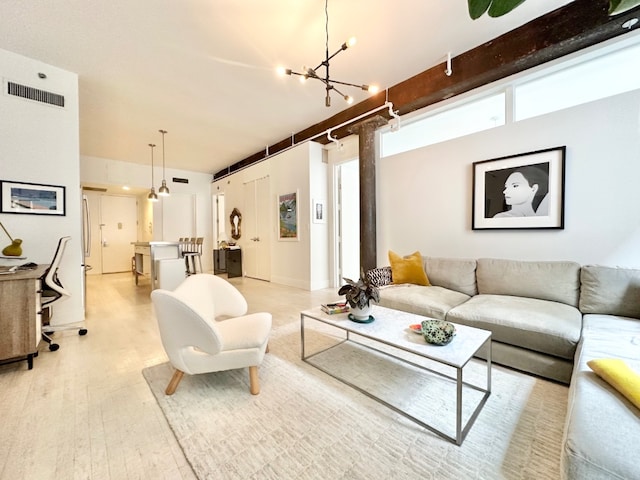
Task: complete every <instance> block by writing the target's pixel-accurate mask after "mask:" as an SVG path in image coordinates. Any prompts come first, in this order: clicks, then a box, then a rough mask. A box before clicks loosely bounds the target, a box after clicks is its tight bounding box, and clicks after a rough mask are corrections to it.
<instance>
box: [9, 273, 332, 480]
mask: <svg viewBox="0 0 640 480" xmlns="http://www.w3.org/2000/svg"><path fill="white" fill-rule="evenodd" d="M230 281H231V282H232V283H233V284H234V285H235V286H236V287H237V288H238V289H240V290H241V291H242V293H243V294H244V295H245V297H246V298H247V301H248V303H249V309H250V311H251V312H255V311H269V312H271V313H272V314H273V321H274V328H277V327H278V326H279V325H284V324H287V323H290V322H292V321H297V320H298V319H299V312H300V310H304V309H306V308H309V307H312V306H315V305H318V304H319V303H322V302H327V301H331V300H336V299H337V295H336V292H335V289H328V290H322V291H316V292H307V291H304V290H298V289H294V288H288V287H283V286H279V285H274V284H271V283H268V282H262V281H257V280H251V279H246V278H234V279H231V280H230ZM149 294H150V288H149V285H148V280H141V282H140V285H139V286H138V287H136V285H135V283H134V280H133V277H132V275H131V274H129V273H126V274H125V273H122V274H110V275H91V276H88V277H87V313H86V318H87V320H86V328H88V329H89V333H88V335H86V336H84V337H81V336H78V334H77V333H76V332H58V333H56V334H55V340H56V342H58V343H59V345H60V349H59V350H58V351H56V352H50V351H49V350H48V348H47V345H46V344H45V343H44V342H41V344H40V348H39V350H40V354H39V356H38V357H37V358H36V359H35V360H34V368H33V370H30V371H29V370H27V366H26V362H20V363H13V364H8V365H3V366H0V392H2V393H1V394H0V399H1V400H0V479H2V480H5V479H6V480H20V479H25V480H27V479H28V480H46V479H53V478H56V479H65V480H66V479H93V480H98V479H113V480H126V479H154V480H156V479H193V478H195V476H194V475H193V473H192V471H191V468H190V467H189V465H188V463H187V462H186V460H185V458H184V455H183V454H182V451H181V449H180V447H179V446H178V444H177V442H176V440H175V438H174V436H173V433H172V432H171V430H170V429H169V426H168V425H167V423H166V421H165V418H164V416H163V414H162V411H161V410H160V408H159V407H158V405H157V403H156V401H155V399H154V397H153V395H152V394H151V392H150V390H149V388H148V386H147V384H146V382H145V380H144V378H143V377H142V374H141V370H142V369H143V368H145V367H147V366H150V365H156V364H158V363H162V362H164V361H166V360H167V357H166V355H165V353H164V350H163V349H162V344H161V343H160V338H159V334H158V331H157V327H156V323H155V318H154V317H153V312H152V308H151V302H150V299H149ZM54 314H55V312H54ZM0 334H1V332H0ZM168 380H169V379H167V381H168ZM247 394H248V392H247Z"/></svg>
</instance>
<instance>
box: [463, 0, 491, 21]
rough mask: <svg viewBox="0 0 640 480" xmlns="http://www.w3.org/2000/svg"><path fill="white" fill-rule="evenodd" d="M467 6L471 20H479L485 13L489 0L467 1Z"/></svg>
mask: <svg viewBox="0 0 640 480" xmlns="http://www.w3.org/2000/svg"><path fill="white" fill-rule="evenodd" d="M467 1H468V4H469V16H470V17H471V19H472V20H475V19H477V18H480V17H481V16H482V14H483V13H484V12H486V11H487V9H488V8H489V5H490V4H491V0H467Z"/></svg>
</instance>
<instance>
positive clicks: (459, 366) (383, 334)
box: [300, 305, 491, 445]
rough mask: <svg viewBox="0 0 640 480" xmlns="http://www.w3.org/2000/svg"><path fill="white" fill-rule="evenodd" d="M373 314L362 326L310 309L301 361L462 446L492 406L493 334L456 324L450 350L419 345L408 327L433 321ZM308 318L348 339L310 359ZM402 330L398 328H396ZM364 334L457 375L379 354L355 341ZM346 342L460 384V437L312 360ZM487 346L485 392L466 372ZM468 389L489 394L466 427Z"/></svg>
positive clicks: (305, 314) (382, 310) (381, 310)
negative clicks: (464, 410)
mask: <svg viewBox="0 0 640 480" xmlns="http://www.w3.org/2000/svg"><path fill="white" fill-rule="evenodd" d="M373 316H374V318H375V319H376V320H375V321H374V322H372V323H368V324H361V323H356V322H353V321H351V320H349V319H348V318H347V314H346V313H345V314H334V315H328V314H326V313H324V312H323V311H322V309H321V308H320V307H317V308H314V309H311V310H305V311H303V312H301V313H300V337H301V350H302V352H301V357H302V360H303V361H304V362H306V363H308V364H309V365H312V366H314V367H315V368H317V369H319V370H321V371H323V372H324V373H326V374H327V375H330V376H331V377H333V378H335V379H337V380H339V381H340V382H342V383H344V384H346V385H349V386H350V387H352V388H354V389H355V390H358V391H359V392H361V393H363V394H365V395H367V396H368V397H370V398H372V399H373V400H375V401H377V402H379V403H381V404H383V405H385V406H386V407H388V408H390V409H391V410H393V411H395V412H397V413H399V414H400V415H402V416H404V417H406V418H408V419H409V420H412V421H413V422H415V423H417V424H418V425H420V426H422V427H424V428H426V429H427V430H429V431H431V432H434V433H436V434H437V435H440V436H441V437H443V438H445V439H447V440H449V441H451V442H453V443H455V444H456V445H461V444H462V442H463V441H464V439H465V438H466V436H467V434H468V433H469V430H470V429H471V426H472V425H473V423H474V422H475V420H476V418H477V417H478V414H479V413H480V411H481V410H482V407H483V406H484V404H485V403H486V401H487V399H488V398H489V396H490V395H491V332H490V331H487V330H481V329H478V328H473V327H468V326H466V325H458V324H455V326H456V337H455V338H454V340H453V341H452V342H451V343H449V344H448V345H445V346H436V345H430V344H428V343H426V342H425V343H421V342H417V341H416V338H418V339H419V338H420V337H418V336H417V335H416V334H415V333H412V332H407V327H408V326H409V325H411V324H416V323H418V324H419V323H420V322H421V321H422V320H425V319H426V318H427V317H423V316H420V315H415V314H412V313H407V312H401V311H399V310H392V309H388V308H384V307H381V306H378V305H376V306H375V307H374V311H373ZM305 318H307V319H311V320H314V321H317V322H321V323H323V324H326V325H330V326H332V327H335V328H337V329H340V330H342V331H343V332H345V338H344V340H341V341H339V342H338V343H336V344H334V345H331V346H330V347H328V348H325V349H322V350H319V351H317V352H314V353H312V354H310V355H308V354H307V352H306V349H305ZM390 322H393V324H394V328H389V326H388V325H389V323H390ZM395 327H397V328H395ZM353 336H356V338H357V336H360V337H363V338H367V339H369V340H372V341H373V342H377V343H380V344H384V345H387V346H389V347H392V348H394V349H398V350H401V351H404V352H408V353H411V354H415V355H417V356H419V357H422V358H426V359H428V360H432V361H435V362H437V363H440V364H442V365H447V366H449V367H452V368H454V369H455V370H456V375H455V376H450V375H446V374H444V373H442V372H438V371H436V370H432V369H430V368H428V367H425V366H424V365H418V364H416V363H413V362H411V361H409V360H406V359H404V358H400V357H397V356H395V355H393V354H391V353H389V352H386V351H384V350H379V349H378V348H374V347H373V346H371V345H367V344H365V343H362V342H358V341H355V340H354V339H353V338H352V337H353ZM345 342H352V343H355V344H358V345H360V346H364V347H366V348H369V349H371V350H374V351H376V352H379V353H383V354H385V355H388V356H390V357H391V358H394V359H397V360H400V361H402V362H404V363H407V364H409V365H412V366H414V367H417V368H420V369H422V370H426V371H428V372H430V373H433V374H435V375H438V376H441V377H445V378H448V379H450V380H455V381H456V434H455V437H452V436H450V435H448V434H447V433H445V432H443V431H441V430H439V429H437V428H435V427H433V426H431V425H429V424H427V423H426V422H424V421H422V420H420V419H419V418H416V417H414V416H413V415H411V414H409V413H408V412H406V411H404V410H402V409H400V408H398V407H397V406H395V405H393V404H391V403H389V402H387V401H385V400H383V399H382V398H380V397H377V396H376V395H374V394H373V393H371V392H369V391H367V390H365V389H363V388H361V387H359V386H357V385H355V384H353V383H351V382H349V381H348V380H346V379H344V378H341V377H339V376H338V375H336V374H334V373H332V372H330V371H328V370H327V369H326V368H323V367H322V366H320V365H317V364H314V363H313V362H312V361H311V359H312V358H313V357H315V356H316V355H319V354H321V353H324V352H327V351H329V350H331V349H333V348H335V347H337V346H338V345H341V344H343V343H345ZM485 346H486V352H485V355H486V366H487V382H486V388H482V387H480V386H477V385H473V384H470V383H467V382H464V381H463V369H464V367H465V366H466V365H467V363H468V362H469V360H471V358H473V356H474V355H475V354H476V353H478V351H479V350H481V349H482V348H483V347H485ZM463 385H464V386H467V387H470V388H472V389H475V390H477V391H480V392H483V393H484V395H483V396H482V398H481V399H480V401H479V402H478V404H477V405H476V407H475V410H474V411H473V412H472V414H471V416H470V417H469V419H468V420H467V422H466V424H464V425H463V424H462V387H463Z"/></svg>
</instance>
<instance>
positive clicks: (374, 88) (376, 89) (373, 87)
mask: <svg viewBox="0 0 640 480" xmlns="http://www.w3.org/2000/svg"><path fill="white" fill-rule="evenodd" d="M367 91H368V92H369V93H371V94H373V95H375V94H376V93H378V92H379V91H380V87H378V86H377V85H369V86H367Z"/></svg>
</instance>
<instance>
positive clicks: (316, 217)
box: [311, 199, 327, 223]
mask: <svg viewBox="0 0 640 480" xmlns="http://www.w3.org/2000/svg"><path fill="white" fill-rule="evenodd" d="M311 208H312V210H311V220H312V222H313V223H326V222H327V212H326V209H325V206H324V202H322V201H320V200H315V199H314V200H313V201H312V202H311Z"/></svg>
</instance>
